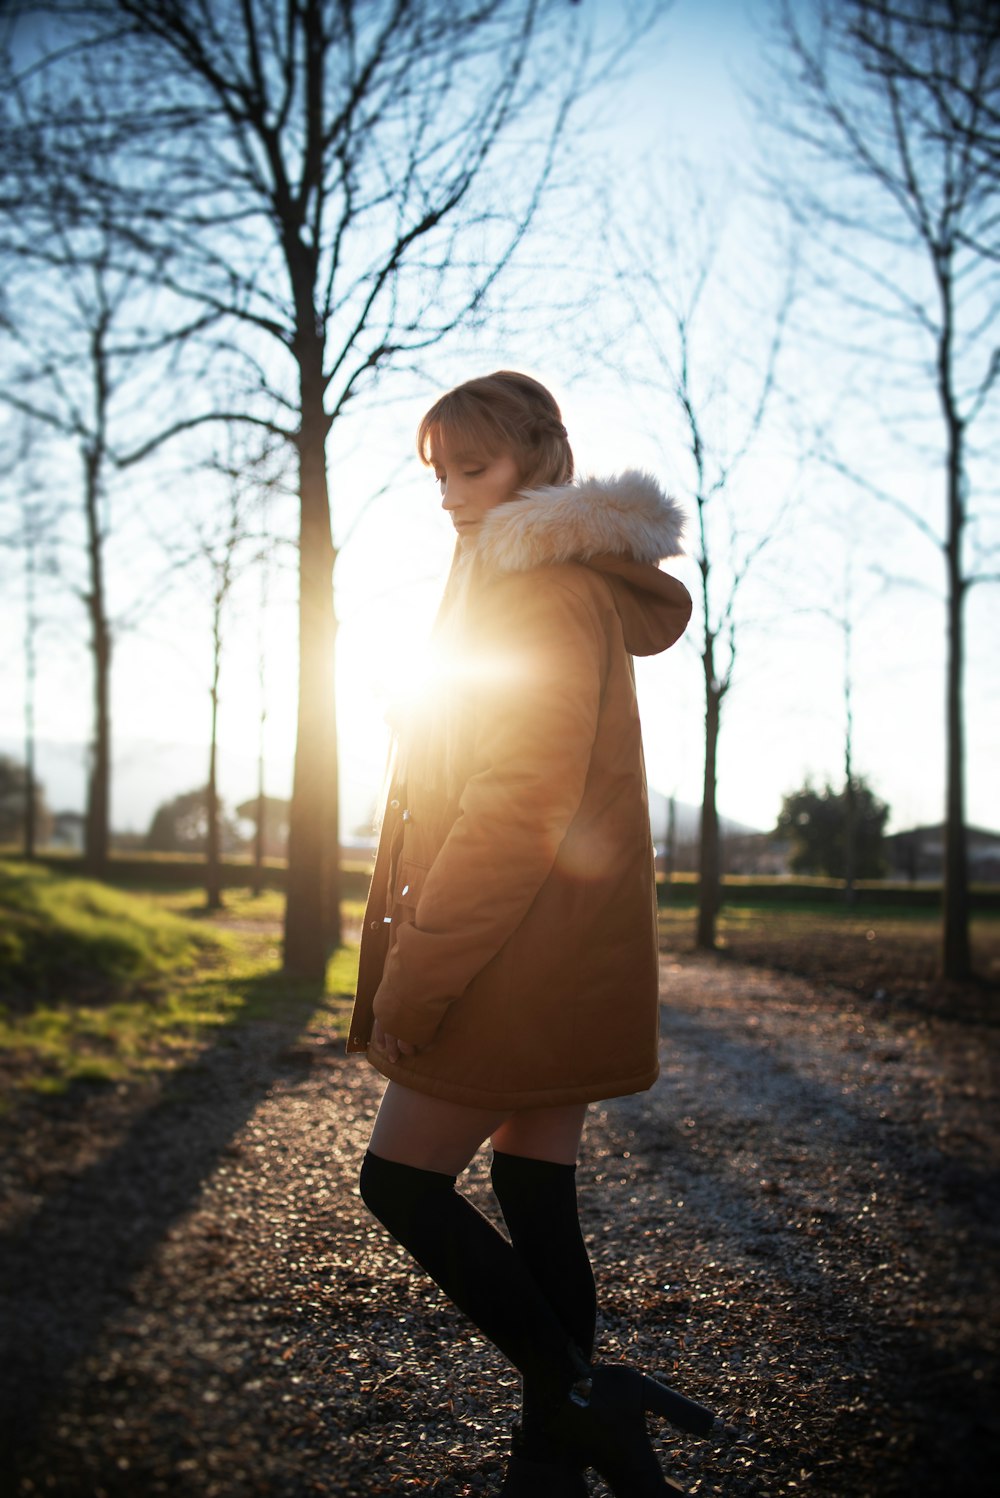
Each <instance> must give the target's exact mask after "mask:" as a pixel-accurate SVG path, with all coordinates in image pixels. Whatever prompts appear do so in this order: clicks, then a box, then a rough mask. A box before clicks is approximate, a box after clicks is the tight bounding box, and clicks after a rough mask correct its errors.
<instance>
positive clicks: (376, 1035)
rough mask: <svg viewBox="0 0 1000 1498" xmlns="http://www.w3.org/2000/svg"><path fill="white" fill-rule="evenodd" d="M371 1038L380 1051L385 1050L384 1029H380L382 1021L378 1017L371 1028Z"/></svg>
mask: <svg viewBox="0 0 1000 1498" xmlns="http://www.w3.org/2000/svg"><path fill="white" fill-rule="evenodd" d="M372 1040H374V1042H375V1044H376V1045H377V1046H378V1048H379V1050H380V1051H384V1050H385V1031H384V1030H383V1029H382V1021H381V1020H380V1019H376V1021H375V1024H374V1026H373V1028H372Z"/></svg>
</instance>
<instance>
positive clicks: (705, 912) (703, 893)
mask: <svg viewBox="0 0 1000 1498" xmlns="http://www.w3.org/2000/svg"><path fill="white" fill-rule="evenodd" d="M721 717H722V693H721V692H720V691H719V687H718V683H717V682H716V681H715V674H714V669H713V652H712V648H711V642H709V645H708V647H707V649H706V656H705V781H704V786H703V788H702V797H701V839H700V853H699V859H698V926H697V932H696V935H695V945H696V946H697V947H698V948H699V949H700V950H701V951H704V952H711V951H713V950H714V948H715V925H716V918H717V916H718V913H719V812H718V808H717V807H716V804H715V792H716V779H717V772H716V760H717V754H718V746H719V725H720V722H721Z"/></svg>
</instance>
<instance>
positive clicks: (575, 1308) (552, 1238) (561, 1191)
mask: <svg viewBox="0 0 1000 1498" xmlns="http://www.w3.org/2000/svg"><path fill="white" fill-rule="evenodd" d="M490 1174H491V1176H492V1179H493V1190H494V1191H495V1193H496V1198H497V1201H498V1202H499V1203H500V1209H501V1211H502V1212H503V1216H504V1221H505V1222H506V1224H507V1228H508V1231H509V1232H510V1237H511V1242H512V1243H513V1245H514V1247H515V1248H516V1249H517V1252H518V1254H519V1255H520V1257H521V1259H522V1260H523V1261H524V1263H525V1265H526V1266H527V1268H528V1270H529V1272H530V1273H531V1276H532V1278H533V1279H534V1280H535V1282H536V1284H537V1285H538V1288H539V1289H540V1290H541V1292H542V1294H543V1295H544V1296H545V1299H546V1300H547V1301H548V1303H549V1305H550V1306H551V1307H552V1309H553V1311H554V1312H555V1313H556V1316H557V1317H558V1318H559V1320H560V1321H561V1322H562V1324H563V1326H564V1327H565V1328H566V1330H567V1332H568V1333H569V1335H570V1336H571V1337H572V1339H573V1341H574V1342H575V1343H576V1345H577V1347H578V1348H579V1349H580V1351H581V1352H582V1353H583V1355H584V1357H585V1358H588V1359H589V1358H590V1357H591V1356H592V1354H593V1351H594V1328H595V1325H596V1321H597V1291H596V1288H595V1286H594V1271H593V1269H592V1268H591V1264H590V1255H589V1254H588V1252H587V1245H586V1243H584V1241H583V1233H582V1232H581V1230H580V1217H579V1214H578V1212H577V1202H576V1166H575V1165H560V1164H558V1163H557V1162H556V1161H554V1160H531V1159H529V1158H528V1157H527V1156H525V1155H507V1154H504V1153H503V1152H502V1151H500V1150H494V1152H493V1165H492V1168H491V1171H490Z"/></svg>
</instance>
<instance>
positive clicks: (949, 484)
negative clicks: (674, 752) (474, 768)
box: [767, 0, 1000, 978]
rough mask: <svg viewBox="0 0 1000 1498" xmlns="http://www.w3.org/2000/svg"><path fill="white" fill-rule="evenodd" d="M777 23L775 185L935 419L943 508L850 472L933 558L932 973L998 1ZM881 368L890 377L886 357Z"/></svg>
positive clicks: (954, 828) (880, 4) (993, 317)
mask: <svg viewBox="0 0 1000 1498" xmlns="http://www.w3.org/2000/svg"><path fill="white" fill-rule="evenodd" d="M780 41H781V44H782V49H783V50H782V53H781V61H780V63H779V67H780V78H781V84H782V93H781V94H780V95H778V96H777V100H778V102H777V103H776V95H775V94H774V93H773V92H772V93H771V94H770V96H769V100H768V104H767V114H768V117H769V118H770V119H771V120H772V121H774V122H776V123H777V125H778V126H780V128H781V129H782V130H783V131H784V132H785V135H786V138H787V139H789V140H790V142H791V144H792V146H793V147H794V156H793V157H791V158H790V159H788V160H783V161H782V163H781V167H780V170H779V171H778V172H776V173H774V175H773V183H774V186H775V187H776V188H777V189H778V190H780V191H781V192H782V194H783V195H784V197H785V198H786V201H787V202H788V204H789V206H790V208H791V211H792V213H793V214H794V215H795V217H796V219H797V220H798V221H799V222H800V223H802V224H804V225H807V226H808V227H809V230H810V235H811V237H812V238H813V239H814V240H815V239H816V238H817V237H818V235H819V234H820V233H821V232H822V231H823V230H826V231H828V232H827V233H826V236H825V238H826V245H827V248H828V250H829V252H830V255H831V256H832V262H833V269H832V272H831V273H830V276H829V277H828V280H829V282H830V284H831V285H832V287H833V289H835V290H836V291H837V292H838V294H839V295H840V297H841V298H842V300H843V301H844V302H846V303H847V304H849V305H850V306H852V307H853V308H855V309H857V310H858V311H860V312H861V314H862V317H863V321H864V328H863V331H862V334H861V338H862V340H864V339H865V338H866V337H867V339H868V342H867V347H868V351H869V353H870V355H871V356H872V357H873V358H875V359H882V358H884V357H885V355H886V352H887V346H890V347H892V348H895V346H896V345H897V344H898V341H899V336H900V334H903V335H909V336H911V337H912V338H913V339H914V340H916V342H917V344H918V346H920V347H921V348H922V357H921V362H920V367H919V379H918V383H917V386H916V387H915V392H911V398H913V396H914V394H915V400H916V402H917V404H918V406H919V401H920V393H921V388H922V391H923V393H925V394H926V395H928V396H931V397H933V399H934V401H935V402H936V404H937V407H938V412H939V415H940V419H941V428H940V431H941V440H940V444H939V447H938V453H939V461H940V464H941V468H942V474H943V491H944V493H943V500H944V505H943V523H942V524H940V525H935V524H933V523H932V522H931V521H930V520H928V518H927V517H926V515H925V514H924V513H923V512H922V511H921V510H920V509H919V508H918V507H916V506H914V505H913V504H912V503H911V502H910V500H909V498H906V499H904V498H902V497H901V496H900V495H899V494H898V493H896V492H894V491H893V490H892V489H891V487H886V486H883V485H881V484H880V483H878V482H877V481H874V480H873V479H872V478H871V476H870V475H869V474H866V473H865V472H863V471H857V472H855V474H854V476H855V477H857V479H858V480H859V482H861V483H863V484H865V486H866V487H867V489H868V491H869V492H870V493H873V494H875V495H876V496H878V497H879V498H882V499H884V500H885V501H886V502H887V503H889V504H891V505H893V506H894V507H895V508H896V509H897V510H899V511H901V512H902V513H903V514H905V515H906V516H907V518H908V519H909V520H910V521H912V522H913V524H914V525H916V526H917V527H918V529H919V530H920V532H921V533H922V534H923V535H924V536H926V537H928V538H930V539H931V540H932V541H933V542H934V544H935V545H936V546H937V547H938V548H939V549H940V552H941V555H942V558H943V561H944V567H945V578H946V598H947V602H946V610H947V668H946V690H945V704H946V706H945V726H946V741H947V771H946V779H947V784H946V789H945V808H946V811H945V821H946V848H945V876H944V927H943V943H942V962H943V970H944V973H945V974H946V976H948V977H952V978H961V977H964V976H966V975H967V974H968V973H969V972H970V969H971V954H970V946H969V897H968V872H967V857H966V838H965V742H964V733H965V726H964V725H965V712H964V700H963V667H964V656H965V645H964V608H965V601H966V598H967V595H968V592H969V589H970V587H971V586H972V585H973V583H974V582H975V581H976V580H977V578H979V577H981V576H983V575H984V574H985V569H982V568H981V567H980V565H979V561H978V559H976V558H975V557H974V556H973V557H970V554H969V553H970V551H971V550H972V548H971V547H970V546H969V533H970V528H971V526H972V525H973V522H974V520H975V518H976V512H975V510H974V508H973V495H972V492H971V485H970V460H971V457H972V448H971V431H972V427H973V425H974V423H976V422H977V421H978V420H980V419H981V418H982V417H983V413H984V412H985V410H986V408H987V406H988V404H989V402H990V401H991V398H992V397H993V396H995V393H996V383H997V375H998V373H1000V348H998V345H997V334H996V329H997V321H998V311H1000V304H998V281H997V275H996V267H997V263H998V261H1000V215H998V207H1000V171H998V161H1000V157H998V149H997V147H998V139H1000V132H998V121H1000V12H998V10H997V7H996V6H995V5H993V4H990V3H988V0H838V3H836V4H832V3H827V0H822V3H819V4H818V5H816V6H815V7H813V8H811V10H810V11H809V12H808V13H804V12H802V11H801V9H799V8H796V7H794V6H792V5H791V4H789V3H787V0H785V3H783V4H782V7H781V11H780ZM782 98H783V100H784V103H783V104H782V103H781V99H782ZM873 334H874V336H872V335H873ZM890 373H891V375H892V378H893V380H894V381H895V382H896V383H897V384H898V382H899V374H900V371H899V365H898V363H897V364H896V366H895V367H893V368H891V370H890ZM922 435H923V436H924V437H925V436H926V432H924V433H923V434H922ZM841 466H842V471H844V472H847V471H848V469H849V467H850V466H851V465H849V464H847V463H843V464H842V465H841Z"/></svg>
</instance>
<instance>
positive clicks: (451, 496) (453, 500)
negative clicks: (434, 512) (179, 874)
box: [441, 479, 462, 512]
mask: <svg viewBox="0 0 1000 1498" xmlns="http://www.w3.org/2000/svg"><path fill="white" fill-rule="evenodd" d="M461 504H462V500H461V497H460V495H459V493H458V490H457V489H456V488H455V486H454V484H449V483H448V481H447V479H445V481H444V483H443V484H442V485H441V508H442V509H443V510H448V511H449V512H450V511H452V510H457V509H459V508H460V507H461Z"/></svg>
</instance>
